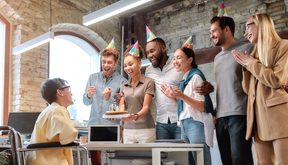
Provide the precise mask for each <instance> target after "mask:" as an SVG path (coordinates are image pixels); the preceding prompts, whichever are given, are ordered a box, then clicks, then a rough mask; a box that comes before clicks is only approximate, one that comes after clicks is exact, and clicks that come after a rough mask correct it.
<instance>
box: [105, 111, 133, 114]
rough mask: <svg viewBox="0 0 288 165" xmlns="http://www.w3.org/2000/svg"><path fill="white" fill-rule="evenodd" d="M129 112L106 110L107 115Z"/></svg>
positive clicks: (126, 112)
mask: <svg viewBox="0 0 288 165" xmlns="http://www.w3.org/2000/svg"><path fill="white" fill-rule="evenodd" d="M120 114H128V111H106V113H105V115H120Z"/></svg>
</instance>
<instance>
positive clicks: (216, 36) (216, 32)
mask: <svg viewBox="0 0 288 165" xmlns="http://www.w3.org/2000/svg"><path fill="white" fill-rule="evenodd" d="M223 32H224V31H223V30H222V29H221V27H220V26H219V22H214V23H212V24H211V26H210V38H211V39H212V42H213V44H214V45H215V46H222V45H223V44H224V43H225V36H224V33H223Z"/></svg>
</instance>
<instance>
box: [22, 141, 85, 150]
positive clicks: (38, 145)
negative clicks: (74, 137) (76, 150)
mask: <svg viewBox="0 0 288 165" xmlns="http://www.w3.org/2000/svg"><path fill="white" fill-rule="evenodd" d="M73 146H79V143H77V142H72V143H69V144H64V145H62V144H61V143H60V142H47V143H32V144H29V145H28V146H27V147H26V148H27V149H37V148H57V147H59V148H61V147H73Z"/></svg>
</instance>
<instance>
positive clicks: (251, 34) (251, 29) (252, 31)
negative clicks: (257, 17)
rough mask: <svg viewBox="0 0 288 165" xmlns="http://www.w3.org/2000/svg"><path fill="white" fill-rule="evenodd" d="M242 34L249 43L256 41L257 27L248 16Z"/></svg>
mask: <svg viewBox="0 0 288 165" xmlns="http://www.w3.org/2000/svg"><path fill="white" fill-rule="evenodd" d="M244 36H245V37H246V38H247V39H248V41H249V42H250V43H257V41H258V27H257V26H256V24H255V22H254V20H253V18H249V19H248V21H247V23H246V31H245V34H244Z"/></svg>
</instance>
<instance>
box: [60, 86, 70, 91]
mask: <svg viewBox="0 0 288 165" xmlns="http://www.w3.org/2000/svg"><path fill="white" fill-rule="evenodd" d="M66 88H68V91H70V92H71V88H70V86H64V87H62V88H59V89H60V90H64V89H66Z"/></svg>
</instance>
